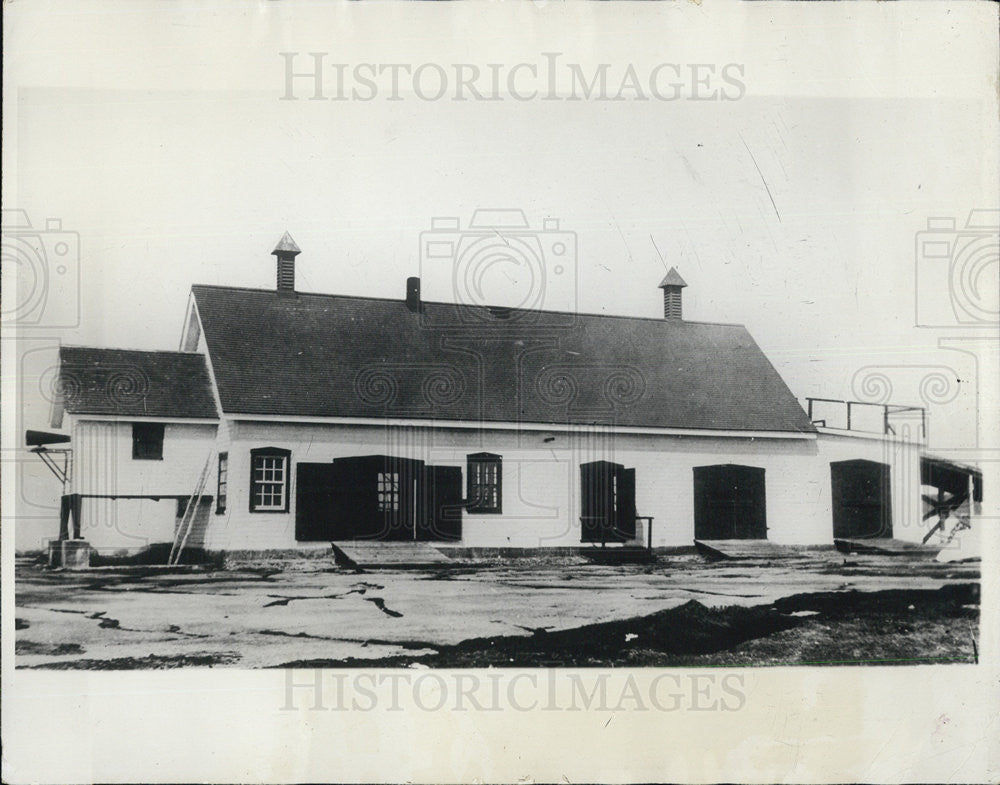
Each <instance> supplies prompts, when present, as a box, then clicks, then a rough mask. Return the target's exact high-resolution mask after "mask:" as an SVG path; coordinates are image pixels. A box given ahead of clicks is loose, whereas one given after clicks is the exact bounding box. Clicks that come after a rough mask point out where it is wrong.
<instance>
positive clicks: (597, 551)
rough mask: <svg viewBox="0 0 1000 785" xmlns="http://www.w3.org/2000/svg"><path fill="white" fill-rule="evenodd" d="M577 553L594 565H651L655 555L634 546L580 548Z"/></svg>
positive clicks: (646, 549) (645, 549)
mask: <svg viewBox="0 0 1000 785" xmlns="http://www.w3.org/2000/svg"><path fill="white" fill-rule="evenodd" d="M578 553H579V554H580V555H581V556H583V557H584V558H585V559H587V560H588V561H591V562H593V563H594V564H653V563H654V562H656V554H654V553H653V552H652V551H651V550H650V549H649V548H642V547H634V546H624V547H612V548H580V550H579V551H578Z"/></svg>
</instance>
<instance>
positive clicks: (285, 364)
mask: <svg viewBox="0 0 1000 785" xmlns="http://www.w3.org/2000/svg"><path fill="white" fill-rule="evenodd" d="M192 291H193V293H194V298H195V302H196V305H197V309H198V314H199V316H200V319H201V323H202V328H203V330H204V335H205V340H206V342H207V345H208V353H209V359H210V362H211V363H212V369H213V371H214V374H215V379H216V383H217V385H218V390H219V395H220V398H221V400H222V407H223V409H224V410H225V411H226V412H233V413H241V414H267V415H289V416H294V415H298V416H333V417H385V416H388V417H432V418H435V419H439V420H473V421H484V422H540V423H563V424H565V423H568V422H573V423H604V424H616V425H624V426H652V427H664V428H697V429H703V428H707V429H720V430H753V431H793V432H812V431H814V430H815V429H814V428H813V427H812V425H811V424H810V423H809V420H808V418H807V417H806V414H805V412H804V411H803V410H802V407H801V406H800V405H799V403H798V401H797V400H796V399H795V397H794V396H793V395H792V393H791V392H790V391H789V389H788V387H787V386H786V385H785V383H784V381H783V380H782V379H781V377H780V376H779V375H778V373H777V371H775V369H774V368H773V367H772V366H771V364H770V363H769V362H768V360H767V358H766V357H765V356H764V354H763V353H762V352H761V350H760V348H759V347H758V346H757V344H756V343H755V342H754V340H753V338H751V337H750V334H749V333H748V332H747V331H746V329H745V328H744V327H742V326H737V325H722V324H707V323H696V322H682V321H677V320H675V321H667V320H658V319H639V318H629V317H615V316H596V315H576V314H562V313H555V312H532V311H519V310H516V309H499V308H495V309H490V308H481V307H472V306H457V305H451V304H444V303H423V304H422V306H421V311H420V312H419V313H415V312H413V311H410V310H409V309H408V308H407V307H406V304H405V302H403V301H398V300H388V299H377V298H367V297H346V296H339V295H316V294H301V293H299V294H296V295H294V296H287V295H286V296H281V295H278V294H277V293H275V292H274V291H264V290H255V289H240V288H231V287H216V286H194V287H193V288H192Z"/></svg>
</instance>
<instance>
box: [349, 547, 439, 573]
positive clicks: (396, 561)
mask: <svg viewBox="0 0 1000 785" xmlns="http://www.w3.org/2000/svg"><path fill="white" fill-rule="evenodd" d="M331 545H332V546H333V557H334V561H335V562H336V563H337V564H339V565H342V566H345V567H368V568H374V567H380V566H381V567H388V566H392V567H424V566H428V565H435V564H448V563H450V562H451V559H449V558H448V557H447V556H445V554H443V553H442V552H441V551H439V550H438V549H437V548H435V547H434V546H433V545H432V544H430V543H427V542H365V541H353V542H345V541H340V542H334V543H331Z"/></svg>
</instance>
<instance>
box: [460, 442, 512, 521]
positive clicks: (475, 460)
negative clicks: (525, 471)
mask: <svg viewBox="0 0 1000 785" xmlns="http://www.w3.org/2000/svg"><path fill="white" fill-rule="evenodd" d="M466 477H467V478H468V494H467V495H468V500H469V506H468V510H469V512H471V513H500V512H501V511H502V507H503V504H502V502H503V496H502V490H503V488H502V486H503V473H502V471H501V458H500V456H499V455H494V454H493V453H488V452H480V453H476V454H475V455H470V456H469V458H468V470H467V472H466Z"/></svg>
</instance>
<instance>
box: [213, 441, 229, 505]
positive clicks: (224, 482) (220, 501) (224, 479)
mask: <svg viewBox="0 0 1000 785" xmlns="http://www.w3.org/2000/svg"><path fill="white" fill-rule="evenodd" d="M228 490H229V453H228V452H220V453H219V484H218V488H217V489H216V494H215V514H216V515H222V513H224V512H225V511H226V492H227V491H228Z"/></svg>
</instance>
